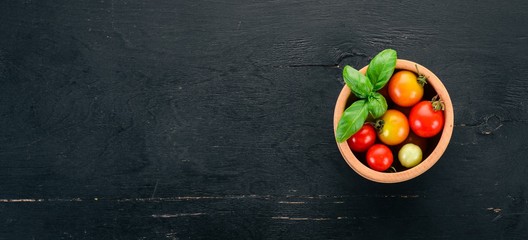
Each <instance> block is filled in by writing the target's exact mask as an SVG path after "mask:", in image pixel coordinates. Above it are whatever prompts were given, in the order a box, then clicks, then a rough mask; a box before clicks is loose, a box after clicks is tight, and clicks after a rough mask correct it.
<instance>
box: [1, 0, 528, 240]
mask: <svg viewBox="0 0 528 240" xmlns="http://www.w3.org/2000/svg"><path fill="white" fill-rule="evenodd" d="M527 11H528V2H526V1H520V0H517V1H507V2H497V1H488V0H486V1H479V2H474V1H464V2H460V1H442V2H438V1H410V0H404V1H397V2H396V1H393V2H391V3H384V4H383V5H381V4H380V3H377V2H373V1H361V0H359V1H222V0H219V1H163V0H155V1H119V0H104V1H60V0H57V1H1V2H0V83H1V87H0V126H2V127H1V128H0V214H1V215H2V220H1V221H2V224H0V239H207V238H209V239H211V238H217V239H218V238H224V239H292V238H293V239H342V238H353V237H355V238H358V239H372V238H379V239H386V238H389V237H391V238H396V239H526V238H527V237H528V216H527V215H528V192H527V191H528V190H527V184H528V183H527V180H528V179H527V177H526V176H527V174H528V163H527V161H526V157H525V156H526V155H527V154H528V148H527V147H526V144H525V143H524V139H525V136H526V134H527V133H528V129H527V127H528V108H527V106H528V104H527V103H526V98H525V95H526V93H527V92H528V81H526V77H525V76H527V75H528V67H527V65H526V64H525V63H526V62H528V57H527V56H528V54H527V53H528V44H527V43H528V41H527V40H528V29H527V28H526V27H525V24H524V23H525V22H528V15H526V12H527ZM385 48H393V49H396V50H397V51H398V54H399V57H400V58H403V59H410V60H413V61H415V62H419V63H421V64H423V65H424V66H427V68H429V69H430V70H431V71H433V72H435V74H436V75H437V76H438V77H439V78H440V79H442V81H443V82H444V84H445V86H446V88H447V89H448V90H449V93H450V96H451V99H452V101H453V104H454V109H455V129H454V132H453V137H452V139H451V144H450V146H449V147H448V149H447V151H446V152H445V154H444V156H443V157H442V159H441V160H440V161H439V162H438V163H437V164H436V165H435V166H434V167H433V168H431V169H430V170H429V171H428V172H427V173H425V174H423V175H421V176H420V177H419V178H416V179H413V180H412V181H409V182H405V183H401V184H396V185H381V184H376V183H372V182H369V181H367V180H364V179H363V178H361V177H360V176H358V175H357V174H356V173H355V172H354V171H352V170H351V169H350V168H349V167H348V166H347V165H346V163H345V161H344V160H343V159H342V157H341V155H340V154H339V151H338V149H337V147H336V146H335V142H334V137H333V131H332V116H333V109H334V104H335V100H336V98H337V96H338V94H339V91H340V89H341V87H342V86H343V82H342V79H341V68H342V66H344V65H345V64H350V65H353V66H357V67H361V66H364V65H366V64H367V63H368V61H369V57H371V56H373V55H374V54H376V53H377V52H379V51H380V50H382V49H385ZM379 226H385V227H384V229H383V231H380V230H379ZM409 226H413V227H412V229H409V228H408V227H409Z"/></svg>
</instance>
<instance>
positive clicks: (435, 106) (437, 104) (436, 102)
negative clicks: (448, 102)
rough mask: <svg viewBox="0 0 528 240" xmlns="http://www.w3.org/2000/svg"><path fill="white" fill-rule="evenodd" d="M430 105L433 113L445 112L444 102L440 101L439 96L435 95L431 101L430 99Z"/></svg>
mask: <svg viewBox="0 0 528 240" xmlns="http://www.w3.org/2000/svg"><path fill="white" fill-rule="evenodd" d="M431 104H432V105H433V110H434V111H435V112H436V111H438V110H442V111H444V110H445V104H444V101H442V99H440V96H438V94H436V96H434V97H433V99H431Z"/></svg>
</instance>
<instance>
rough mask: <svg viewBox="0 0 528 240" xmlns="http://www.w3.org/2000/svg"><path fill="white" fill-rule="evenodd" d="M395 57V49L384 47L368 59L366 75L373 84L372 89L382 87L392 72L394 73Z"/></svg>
mask: <svg viewBox="0 0 528 240" xmlns="http://www.w3.org/2000/svg"><path fill="white" fill-rule="evenodd" d="M396 59H397V54H396V51H394V50H392V49H385V50H383V51H381V52H380V53H378V55H376V56H375V57H374V58H373V59H372V60H371V61H370V64H369V67H368V69H367V77H368V79H370V81H371V83H372V85H373V86H374V91H378V90H380V89H382V88H383V86H385V84H387V82H388V81H389V79H390V77H391V76H392V73H394V68H395V67H396Z"/></svg>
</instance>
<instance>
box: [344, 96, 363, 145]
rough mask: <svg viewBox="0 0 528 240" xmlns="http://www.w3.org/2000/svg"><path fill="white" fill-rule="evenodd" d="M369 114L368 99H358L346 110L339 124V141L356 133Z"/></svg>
mask: <svg viewBox="0 0 528 240" xmlns="http://www.w3.org/2000/svg"><path fill="white" fill-rule="evenodd" d="M367 115H368V105H367V101H366V100H358V101H355V102H354V103H352V105H350V107H348V108H347V109H346V110H345V112H344V113H343V116H341V119H340V120H339V123H338V124H337V130H336V140H337V141H338V142H344V141H345V140H347V139H348V138H350V137H351V136H352V135H354V133H356V132H357V131H358V130H359V129H360V128H361V126H363V123H365V119H367Z"/></svg>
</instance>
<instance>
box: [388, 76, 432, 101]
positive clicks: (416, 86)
mask: <svg viewBox="0 0 528 240" xmlns="http://www.w3.org/2000/svg"><path fill="white" fill-rule="evenodd" d="M423 94H424V89H423V85H422V83H420V81H418V78H417V77H416V74H415V73H413V72H411V71H406V70H402V71H399V72H397V73H395V74H394V75H392V77H391V79H390V80H389V96H390V98H391V99H392V101H393V102H394V103H396V104H398V105H399V106H402V107H410V106H412V105H414V104H416V103H418V102H419V101H420V100H422V96H423Z"/></svg>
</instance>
